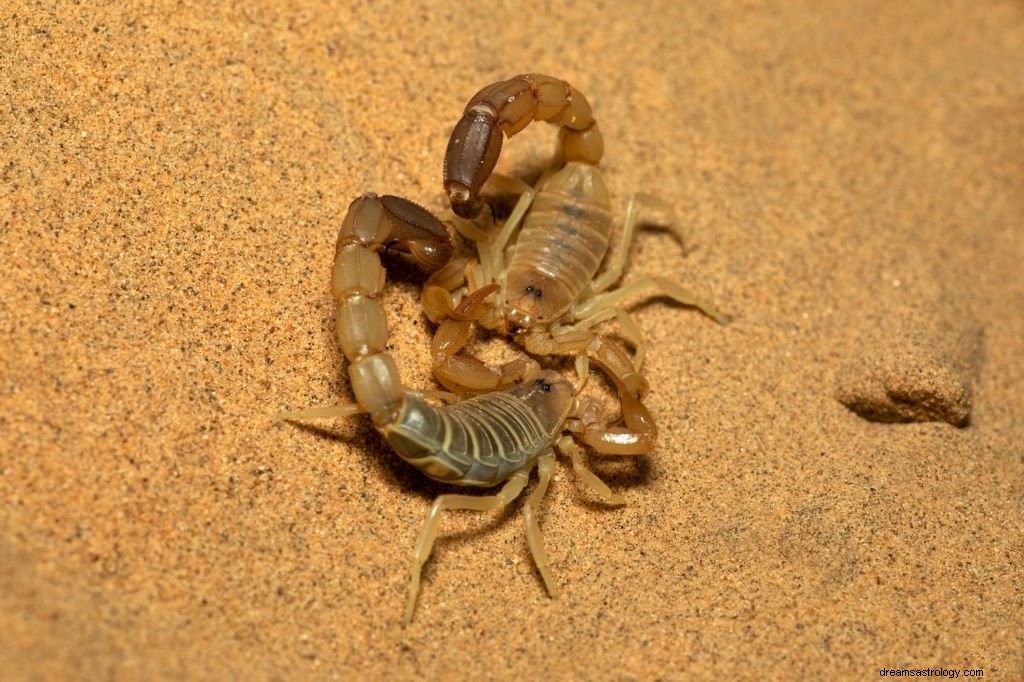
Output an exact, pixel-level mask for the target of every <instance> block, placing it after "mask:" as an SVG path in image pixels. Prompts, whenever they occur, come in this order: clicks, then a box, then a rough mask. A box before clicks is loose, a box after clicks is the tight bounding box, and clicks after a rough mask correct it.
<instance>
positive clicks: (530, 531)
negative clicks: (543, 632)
mask: <svg viewBox="0 0 1024 682" xmlns="http://www.w3.org/2000/svg"><path fill="white" fill-rule="evenodd" d="M554 468H555V456H554V454H552V453H550V452H549V453H548V454H546V455H542V456H541V458H540V459H539V460H537V474H538V477H539V481H538V482H537V487H536V488H534V489H533V492H532V493H530V496H529V497H527V498H526V503H525V504H524V505H523V519H524V520H525V521H526V544H528V545H529V546H530V554H532V555H533V563H535V564H536V565H537V570H538V571H540V577H541V578H543V579H544V586H545V587H547V589H548V594H550V595H551V598H552V599H557V598H558V586H557V585H555V578H554V576H552V575H551V565H550V564H549V563H548V554H547V552H546V551H544V536H543V535H542V534H541V532H540V526H539V525H538V524H537V512H538V511H540V501H541V499H543V497H544V493H546V492H547V490H548V483H550V482H551V474H552V472H553V471H554Z"/></svg>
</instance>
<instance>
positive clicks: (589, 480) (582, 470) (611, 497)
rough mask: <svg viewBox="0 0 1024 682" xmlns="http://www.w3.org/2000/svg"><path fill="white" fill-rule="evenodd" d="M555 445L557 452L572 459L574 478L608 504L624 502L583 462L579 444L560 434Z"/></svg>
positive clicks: (623, 499)
mask: <svg viewBox="0 0 1024 682" xmlns="http://www.w3.org/2000/svg"><path fill="white" fill-rule="evenodd" d="M555 447H557V448H558V451H559V452H561V453H563V454H566V455H568V456H569V459H570V461H572V470H573V473H575V474H576V478H578V479H579V480H580V481H582V482H583V483H584V484H585V485H586V486H587V487H588V488H590V489H591V490H593V491H594V493H595V494H596V495H597V496H598V497H600V498H601V499H602V500H604V501H605V502H607V503H609V504H626V498H624V497H623V496H622V495H619V494H618V493H615V492H612V489H611V488H609V487H608V484H607V483H605V482H604V481H602V480H601V479H600V478H598V477H597V474H595V473H594V472H593V471H591V470H590V469H588V468H587V467H586V466H585V465H584V464H583V451H582V450H581V449H580V446H578V445H576V443H575V442H574V441H573V439H572V438H571V437H569V436H562V437H561V438H559V439H558V441H557V442H556V443H555Z"/></svg>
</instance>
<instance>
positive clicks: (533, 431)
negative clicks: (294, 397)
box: [281, 194, 642, 624]
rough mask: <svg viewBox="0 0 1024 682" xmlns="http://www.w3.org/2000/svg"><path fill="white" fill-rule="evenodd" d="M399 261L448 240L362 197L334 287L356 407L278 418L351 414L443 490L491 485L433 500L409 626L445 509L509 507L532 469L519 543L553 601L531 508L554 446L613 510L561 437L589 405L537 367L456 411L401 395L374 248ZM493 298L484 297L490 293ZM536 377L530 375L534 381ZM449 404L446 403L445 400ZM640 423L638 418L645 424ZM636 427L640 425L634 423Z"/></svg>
mask: <svg viewBox="0 0 1024 682" xmlns="http://www.w3.org/2000/svg"><path fill="white" fill-rule="evenodd" d="M381 251H386V252H390V251H397V252H401V253H405V254H407V255H408V256H410V257H411V258H412V260H413V261H415V262H416V263H417V264H418V265H420V266H421V267H423V268H425V269H426V270H428V271H429V270H436V269H437V268H439V267H440V266H441V265H442V264H444V263H445V262H446V261H447V260H448V259H449V258H450V256H451V252H452V246H451V242H450V238H449V235H448V233H447V231H446V230H445V228H444V225H442V224H441V223H440V222H439V221H438V220H437V219H436V218H434V217H433V216H432V215H431V214H430V213H428V212H427V211H426V210H424V209H422V208H420V207H419V206H417V205H415V204H413V203H412V202H410V201H407V200H405V199H401V198H399V197H394V196H381V197H378V196H377V195H375V194H365V195H363V196H361V197H359V198H358V199H356V200H355V201H354V202H353V203H352V204H351V206H349V210H348V213H347V215H346V217H345V219H344V221H343V224H342V226H341V230H340V233H339V235H338V243H337V249H336V252H335V258H334V268H333V272H332V278H331V289H332V292H333V298H334V301H335V305H336V335H337V339H338V343H339V345H340V346H341V350H342V352H343V353H344V355H345V357H346V358H347V360H348V375H349V380H350V381H351V385H352V390H353V392H354V394H355V398H356V404H355V405H335V406H328V407H319V408H311V409H306V410H301V411H297V412H288V413H284V414H282V415H281V416H282V417H284V418H286V419H293V420H297V419H315V418H325V417H350V416H354V415H357V414H364V413H365V414H368V415H369V417H370V419H371V420H372V422H373V425H374V427H375V428H376V429H377V431H378V432H380V434H381V435H382V436H383V437H384V439H385V440H386V441H387V442H388V444H389V445H390V446H391V447H392V448H394V450H395V452H397V453H398V455H399V456H400V457H401V458H402V459H404V460H405V461H406V462H408V463H410V464H412V465H413V466H414V467H416V468H417V469H419V470H420V471H422V472H423V473H424V474H426V475H427V476H429V477H430V478H433V479H435V480H437V481H441V482H443V483H450V484H454V485H460V486H474V487H492V486H496V485H498V484H501V483H503V484H504V485H502V487H501V488H500V490H498V492H496V493H495V494H492V495H484V496H473V495H452V494H445V495H440V496H438V497H437V498H436V499H435V500H434V503H433V506H432V507H431V508H430V512H429V513H428V515H427V518H426V521H425V522H424V524H423V528H422V530H421V532H420V535H419V539H418V540H417V542H416V549H415V553H414V557H413V563H412V571H411V577H410V581H409V595H408V600H407V602H406V607H405V616H404V622H405V623H406V624H408V623H409V622H410V621H411V620H412V616H413V612H414V609H415V605H416V596H417V594H418V592H419V587H420V571H421V568H422V566H423V564H424V563H425V562H426V560H427V558H428V557H429V556H430V552H431V548H432V547H433V544H434V539H435V538H436V536H437V532H438V525H439V523H440V519H441V512H443V511H444V510H446V509H468V510H480V511H484V510H491V509H497V508H500V507H503V506H505V505H507V504H509V503H510V502H511V501H513V500H514V499H515V498H516V497H517V496H518V495H519V494H520V493H521V492H522V491H523V489H524V488H525V487H526V485H527V482H528V480H529V476H530V471H531V470H532V469H533V468H534V466H536V467H537V469H538V479H539V480H538V484H537V486H536V487H535V488H534V489H533V491H532V492H531V493H530V495H529V496H528V498H527V500H526V502H525V504H524V505H523V516H524V520H525V523H526V539H527V544H528V546H529V548H530V552H531V554H532V556H533V559H534V562H535V563H536V565H537V569H538V571H539V572H540V575H541V577H542V579H543V580H544V584H545V586H546V587H547V590H548V592H549V594H550V595H551V596H552V597H555V596H557V588H556V586H555V582H554V579H553V577H552V574H551V569H550V567H549V564H548V559H547V555H546V552H545V550H544V544H543V540H542V536H541V532H540V528H539V525H538V522H537V512H538V509H539V506H540V502H541V499H542V497H543V496H544V494H545V492H546V490H547V487H548V483H549V482H550V480H551V475H552V471H553V467H554V448H557V449H558V450H559V451H560V452H563V453H565V454H567V455H568V456H569V457H570V458H571V460H572V465H573V470H574V471H575V473H576V475H577V477H578V478H579V479H580V480H581V481H583V482H584V483H585V484H586V485H588V486H589V487H590V488H591V489H592V490H593V491H594V492H595V493H596V494H598V495H599V496H600V497H601V498H603V499H604V500H605V501H607V502H610V503H613V504H621V503H622V502H623V499H622V497H621V496H619V495H617V494H615V493H613V492H612V491H611V490H610V489H609V488H608V486H607V485H606V484H605V483H604V482H602V481H601V480H600V479H599V478H598V477H597V476H596V475H595V474H594V473H593V472H591V471H589V470H587V469H586V468H585V467H584V465H583V463H582V459H581V454H582V453H581V450H580V448H579V446H577V445H576V444H575V443H574V442H573V440H572V437H571V435H563V432H564V431H570V432H573V431H576V432H583V431H584V430H585V429H584V427H583V426H581V420H580V419H579V418H578V416H577V415H578V414H581V413H582V412H584V411H587V410H588V409H591V408H590V407H589V406H588V405H587V404H585V403H582V401H580V400H579V399H578V398H577V397H576V390H575V388H574V386H573V384H572V383H571V382H569V381H568V380H567V379H565V378H564V377H562V376H561V375H560V374H558V373H556V372H552V371H540V370H539V368H535V371H533V372H532V373H527V376H524V377H523V378H524V379H525V380H524V381H523V382H522V383H520V384H518V385H516V386H513V387H511V388H507V389H506V390H500V391H493V392H489V393H485V394H482V395H478V396H475V397H472V398H469V399H466V400H462V401H460V402H455V403H453V404H445V405H441V406H435V405H433V404H431V403H430V402H428V401H427V399H426V397H425V396H424V395H423V394H421V393H418V392H416V391H411V390H408V389H405V388H403V386H402V382H401V378H400V377H399V374H398V368H397V366H396V364H395V361H394V359H393V358H392V357H391V354H390V353H389V352H387V351H386V350H385V347H386V343H387V339H388V327H387V321H386V319H385V315H384V310H383V308H382V307H381V305H380V303H379V302H378V300H377V297H378V295H379V294H380V292H381V291H382V289H383V287H384V283H385V271H384V268H383V266H382V264H381V259H380V255H379V252H381ZM486 293H490V291H488V292H486ZM479 300H480V296H476V297H473V296H468V297H466V299H465V300H464V301H463V302H462V303H461V304H460V306H459V308H458V309H457V310H456V311H454V314H455V315H463V316H466V317H467V318H471V317H472V315H473V310H472V308H473V307H474V306H476V305H478V304H479ZM531 374H532V375H531ZM447 397H449V398H453V396H450V395H448V396H447ZM641 418H642V417H639V416H638V417H637V418H636V419H638V420H639V419H641ZM636 425H637V426H638V427H639V426H642V425H641V424H639V423H637V424H636Z"/></svg>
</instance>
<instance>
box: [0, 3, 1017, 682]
mask: <svg viewBox="0 0 1024 682" xmlns="http://www.w3.org/2000/svg"><path fill="white" fill-rule="evenodd" d="M118 4H119V5H120V6H121V9H107V10H95V9H88V8H86V7H85V6H84V5H83V6H78V5H72V4H70V3H39V4H37V3H7V4H6V7H5V8H4V9H3V11H2V12H0V44H2V45H3V47H2V48H0V104H2V106H0V168H2V171H0V173H2V175H0V178H2V184H0V218H2V220H0V257H2V259H3V263H4V277H3V278H0V347H2V357H0V631H2V632H3V633H4V634H3V636H2V637H0V671H2V675H0V676H2V677H3V678H4V679H8V680H37V679H38V680H58V679H89V680H97V679H115V680H135V679H239V678H246V679H282V680H283V679H339V678H346V679H353V678H354V676H357V677H359V678H362V679H383V678H385V677H387V678H388V679H460V678H461V679H466V678H470V677H472V678H477V679H479V678H481V677H483V678H492V679H538V678H540V677H541V676H546V677H548V678H550V679H570V678H572V679H581V680H588V679H590V680H596V679H616V680H648V679H665V680H677V679H691V678H698V679H700V678H705V677H712V676H729V677H733V678H735V677H739V678H754V677H768V678H780V679H781V678H786V679H793V678H800V677H805V678H809V677H815V678H817V677H821V676H827V677H830V678H838V679H872V678H877V677H878V670H879V669H880V668H900V667H904V668H929V667H930V668H933V669H937V668H945V669H968V668H969V669H975V670H977V669H980V670H983V671H984V673H985V678H986V679H992V678H994V679H1022V678H1024V575H1022V568H1021V559H1022V552H1024V542H1022V528H1024V514H1022V509H1024V504H1022V502H1024V494H1022V492H1024V487H1022V486H1024V455H1022V446H1021V442H1022V440H1024V425H1022V417H1024V411H1022V403H1024V392H1022V390H1021V386H1022V385H1024V362H1022V361H1021V354H1022V342H1021V339H1022V338H1024V275H1022V270H1021V262H1022V259H1024V234H1022V229H1021V228H1022V218H1024V191H1022V186H1024V185H1022V182H1024V79H1022V75H1021V74H1022V73H1024V7H1022V5H1021V4H1020V3H1019V2H981V3H975V2H953V3H939V4H936V3H932V2H925V1H923V0H920V1H919V0H915V1H913V2H901V3H890V2H874V3H863V2H862V3H847V2H831V3H826V4H824V5H823V4H822V3H815V2H810V3H791V2H778V3H758V2H754V3H732V4H728V5H720V4H718V3H685V6H683V5H684V3H677V2H656V3H649V4H648V5H647V6H645V7H641V6H639V5H637V6H636V7H635V8H632V9H629V8H624V7H623V8H617V9H613V8H612V7H611V3H609V4H608V6H607V7H605V8H603V9H601V10H598V9H584V8H565V7H558V6H555V5H550V4H548V3H526V4H524V3H510V4H508V5H502V6H501V7H498V6H494V7H492V8H487V7H485V6H482V5H481V4H479V3H473V4H472V5H468V4H466V3H445V2H441V3H438V2H430V3H423V4H420V5H414V4H409V3H397V4H395V5H393V6H390V7H384V6H375V8H374V9H369V8H366V7H363V8H359V9H353V8H352V7H347V6H345V5H344V4H332V3H328V2H316V1H315V0H309V1H305V0H296V1H294V2H288V3H271V2H255V3H252V2H250V3H241V4H239V5H238V6H237V7H236V8H232V9H219V10H213V9H208V3H200V2H196V3H191V4H188V3H159V2H158V3H156V4H155V6H154V4H153V3H148V2H126V3H118ZM940 6H941V9H939V7H940ZM525 71H537V72H541V73H549V74H552V75H557V76H559V77H563V78H566V79H568V80H570V81H571V82H572V83H573V84H575V85H576V86H577V87H578V88H579V89H580V90H581V91H582V92H584V93H586V94H587V96H588V97H589V99H590V100H591V103H592V104H593V106H594V110H595V113H596V115H597V117H598V118H599V120H600V122H601V126H602V129H603V130H604V133H605V136H606V140H607V151H606V157H605V161H604V163H603V165H602V167H603V170H604V171H605V175H606V179H607V181H608V183H609V185H610V187H611V190H612V193H613V194H614V195H615V199H616V206H617V211H618V214H619V215H621V212H622V209H623V207H624V206H625V201H626V198H627V197H628V196H629V194H630V193H631V192H634V191H644V192H648V193H651V194H655V195H658V196H660V197H663V198H665V199H667V200H668V201H669V202H671V204H672V205H673V206H674V207H675V209H676V211H677V212H678V214H679V215H680V216H681V217H682V220H683V221H684V222H685V225H686V227H687V230H688V233H689V243H688V245H687V247H686V251H685V253H684V251H683V250H682V249H680V248H679V246H678V245H677V244H676V243H674V242H673V240H672V239H671V238H670V237H669V236H668V235H666V234H665V233H661V232H657V231H645V232H644V233H643V234H641V235H640V236H639V237H638V238H637V240H636V241H635V243H634V244H633V247H632V249H631V253H630V259H629V269H628V270H627V273H626V277H625V280H626V281H627V282H628V281H630V280H632V279H635V278H637V277H639V276H640V275H642V274H655V275H662V276H668V277H671V278H673V279H675V280H677V281H679V282H681V283H682V284H684V285H686V286H688V287H690V288H691V289H693V290H695V291H698V292H700V293H701V294H702V295H705V296H707V297H708V299H710V300H712V301H714V302H715V303H716V304H718V305H719V306H720V307H721V308H722V309H724V310H726V311H727V312H728V313H730V314H731V315H732V316H733V318H734V320H733V322H732V323H731V324H729V325H726V326H719V325H716V324H715V323H713V322H712V321H710V320H709V319H707V318H705V317H703V316H701V315H700V314H698V313H696V312H694V311H692V310H689V309H685V308H681V307H678V306H673V305H671V304H666V303H665V302H663V301H654V302H652V303H650V304H646V305H641V306H638V307H637V308H635V315H636V317H637V319H638V320H639V322H640V325H641V326H642V328H643V329H644V331H645V333H646V335H647V339H648V354H647V364H646V368H645V374H646V376H647V378H648V379H649V381H650V383H651V386H652V390H651V392H650V394H649V397H648V398H647V404H648V406H649V407H650V409H651V411H652V412H653V413H654V414H655V416H656V417H657V419H658V423H659V426H660V428H661V435H660V439H659V442H658V445H657V449H656V451H655V452H654V453H652V454H651V455H649V456H647V457H643V458H640V459H628V460H623V459H616V458H608V457H598V456H592V457H590V459H589V462H590V465H591V466H592V467H593V468H594V469H595V470H596V471H597V472H598V473H599V474H601V475H602V476H603V477H604V478H605V480H607V481H608V482H609V484H610V485H611V486H612V488H613V489H615V490H617V491H619V492H622V493H623V494H624V495H625V496H626V498H627V500H628V504H627V505H626V506H625V507H609V506H607V505H605V504H603V503H601V502H600V501H599V500H598V499H597V498H596V497H595V496H594V495H593V494H592V493H590V492H589V491H587V490H586V489H585V488H583V487H581V486H580V485H579V484H578V483H577V482H576V480H575V478H574V476H573V475H572V472H571V469H570V468H569V467H568V466H567V465H565V464H564V463H563V464H560V466H559V468H558V472H557V475H556V478H555V481H554V483H553V485H552V489H551V491H550V493H549V495H548V497H547V499H546V501H545V505H544V507H543V511H542V516H541V522H542V527H543V530H544V534H545V538H546V543H547V548H548V552H549V555H550V558H551V563H552V566H553V570H554V573H555V575H556V577H557V580H558V583H559V585H560V587H561V589H562V592H563V594H562V598H561V599H559V600H557V601H554V600H551V599H549V598H548V597H547V596H546V594H545V592H544V589H543V586H542V584H541V582H540V579H539V576H538V574H537V573H536V570H535V568H534V566H533V563H532V561H531V559H530V556H529V553H528V550H527V547H526V543H525V539H524V533H523V526H522V522H521V520H520V519H521V517H520V514H519V509H520V505H518V504H517V505H513V506H512V507H511V508H510V509H509V510H508V511H506V512H504V513H495V514H484V515H481V514H473V513H453V514H450V515H449V516H448V517H446V518H445V520H444V523H443V526H442V538H441V540H440V541H439V542H438V544H437V547H436V550H435V554H434V557H433V559H432V560H431V561H430V562H429V563H428V565H427V569H426V573H425V580H424V587H423V591H422V593H421V595H420V600H419V607H418V610H417V613H416V618H415V621H414V622H413V624H412V625H411V626H410V627H407V628H406V627H402V625H401V622H400V619H401V611H402V606H403V604H404V599H405V590H406V581H407V575H408V566H409V562H410V559H411V556H412V546H413V543H414V540H415V536H416V533H417V532H418V527H419V524H420V522H421V520H422V519H423V517H424V514H425V513H426V510H427V508H428V506H429V503H430V501H431V499H432V498H433V497H434V496H435V495H437V494H439V493H440V492H443V491H444V490H446V488H445V487H444V486H441V485H438V484H434V483H432V482H430V481H428V480H427V479H425V478H424V477H423V476H422V475H420V474H419V473H418V472H416V471H414V470H412V469H410V468H409V467H408V466H407V465H405V464H403V463H402V462H401V461H400V460H398V458H397V457H395V456H394V455H393V454H391V453H390V452H389V450H388V448H387V447H386V445H385V444H384V443H383V442H382V441H381V440H380V438H379V437H378V436H377V434H376V432H374V431H373V430H372V428H371V427H370V426H369V424H368V422H367V420H365V419H361V418H360V419H353V420H350V421H348V422H345V421H333V422H332V421H327V422H323V423H320V424H317V425H315V426H313V427H310V428H303V427H299V426H296V425H293V424H289V423H285V422H282V421H280V420H278V419H275V418H274V417H273V415H274V414H275V413H276V412H277V411H279V410H283V409H293V408H299V407H304V406H309V405H318V404H328V403H331V402H333V401H338V400H342V401H344V400H349V399H350V397H351V394H350V393H349V389H348V385H347V379H346V378H345V373H344V360H343V359H342V357H341V355H340V353H339V352H338V350H337V347H336V343H335V341H334V339H333V332H332V329H333V315H334V312H333V308H332V304H331V301H330V294H329V289H328V272H329V268H330V263H331V258H332V255H333V242H334V239H335V237H336V235H337V227H338V225H339V224H340V221H341V219H342V217H343V215H344V212H345V210H346V208H347V206H348V204H349V202H350V201H351V200H352V199H353V198H354V197H355V196H357V195H359V194H360V193H362V192H364V191H368V190H374V191H378V192H382V193H395V194H401V195H403V196H406V197H409V198H411V199H413V200H415V201H417V202H420V203H422V204H424V205H425V206H427V207H429V208H430V209H432V210H434V211H436V212H437V213H438V214H439V215H442V216H445V217H446V216H448V215H449V214H448V213H447V212H446V207H445V204H444V200H443V196H442V193H441V187H440V185H441V182H440V175H441V161H442V157H443V154H444V147H445V143H446V140H447V136H448V133H449V132H450V130H451V128H452V126H453V125H454V123H455V121H456V120H457V118H458V116H459V115H460V112H461V109H462V107H463V106H464V104H465V102H466V100H467V99H468V98H469V96H470V95H471V94H472V93H473V92H475V91H476V90H477V89H478V88H480V87H482V86H483V85H485V84H487V83H489V82H491V81H494V80H497V79H501V78H506V77H508V76H511V75H513V74H516V73H520V72H525ZM554 138H555V131H554V129H553V128H551V127H550V126H547V125H540V124H537V125H535V126H532V127H531V128H530V129H528V130H527V131H525V132H524V133H523V134H522V135H521V136H520V137H517V138H516V139H514V140H513V141H512V142H510V143H508V144H507V145H506V152H505V154H504V156H503V158H502V160H501V164H500V168H501V169H502V170H504V171H505V172H507V173H510V174H513V175H519V176H529V175H530V174H531V173H535V172H536V171H537V170H538V169H539V168H541V167H542V166H543V164H544V162H545V159H547V158H548V157H549V156H550V154H551V153H552V150H553V144H554V142H553V141H554ZM420 283H421V280H420V281H417V280H416V278H415V277H412V278H396V281H395V282H394V284H393V285H392V286H389V288H388V289H387V291H386V294H385V296H384V298H383V300H384V306H385V309H386V310H387V313H388V316H389V319H390V321H391V326H392V331H393V337H392V338H393V344H392V347H393V351H394V355H395V357H396V359H397V360H398V362H399V365H400V368H401V371H402V374H403V376H404V377H406V378H407V381H408V383H409V384H410V385H412V386H416V387H430V386H432V383H431V379H430V375H429V365H428V362H429V355H428V351H427V348H428V342H429V335H430V331H431V329H430V325H429V323H428V322H427V321H426V320H425V319H424V318H423V317H422V316H421V314H420V310H419V305H418V291H419V285H420ZM613 329H614V325H611V326H610V327H609V331H611V330H613ZM495 347H497V348H498V351H497V352H502V353H505V354H506V356H513V355H514V353H515V352H516V351H514V350H512V349H510V348H509V347H503V346H502V342H501V341H493V340H492V341H489V342H487V343H486V344H485V346H484V348H485V350H487V349H491V350H492V351H493V349H494V348H495ZM837 398H843V400H844V401H845V402H847V403H849V404H850V405H851V406H853V407H854V408H855V409H856V410H857V411H856V412H855V411H853V410H851V409H850V408H848V407H846V406H845V405H844V404H843V403H841V402H840V401H839V400H838V399H837ZM861 415H866V416H867V417H869V418H870V419H869V418H865V416H861ZM906 419H912V420H915V421H911V422H907V423H892V422H893V421H894V420H895V421H896V422H899V420H906ZM920 420H925V421H920ZM951 422H952V423H951ZM954 424H959V426H956V425H954Z"/></svg>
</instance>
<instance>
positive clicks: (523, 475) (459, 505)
mask: <svg viewBox="0 0 1024 682" xmlns="http://www.w3.org/2000/svg"><path fill="white" fill-rule="evenodd" d="M529 475H530V473H529V471H527V470H520V471H517V472H516V473H514V474H512V476H511V477H510V478H509V479H508V481H507V482H506V483H505V485H503V486H502V487H501V490H499V491H498V492H497V493H495V494H494V495H485V496H478V495H439V496H438V497H437V499H436V500H434V504H433V506H431V507H430V511H429V512H428V513H427V518H426V520H425V521H424V522H423V529H422V530H421V531H420V536H419V539H418V540H417V541H416V552H415V554H414V555H413V560H412V575H411V577H410V579H409V599H408V600H407V601H406V603H405V618H404V623H405V624H406V625H408V624H409V623H411V622H412V614H413V611H415V609H416V595H418V594H419V591H420V572H421V570H422V568H423V564H424V563H426V561H427V558H428V557H429V556H430V551H431V549H433V547H434V540H435V539H436V538H437V530H438V525H439V524H440V523H441V512H443V511H444V510H446V509H466V510H469V511H490V510H492V509H499V508H501V507H504V506H506V505H507V504H508V503H510V502H511V501H512V500H514V499H516V498H517V497H518V496H519V493H521V492H523V488H525V487H526V482H527V480H528V478H529Z"/></svg>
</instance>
